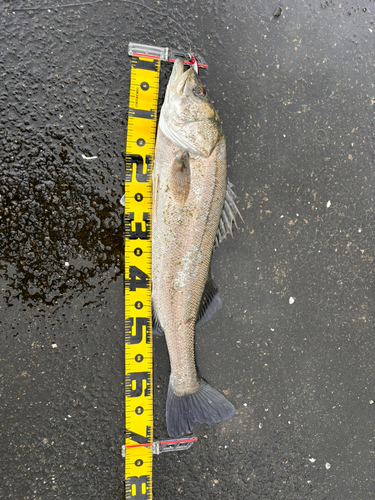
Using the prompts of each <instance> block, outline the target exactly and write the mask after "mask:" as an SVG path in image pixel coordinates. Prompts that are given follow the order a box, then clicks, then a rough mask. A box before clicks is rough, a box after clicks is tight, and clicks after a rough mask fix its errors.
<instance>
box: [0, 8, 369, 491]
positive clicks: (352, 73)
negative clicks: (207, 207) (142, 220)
mask: <svg viewBox="0 0 375 500" xmlns="http://www.w3.org/2000/svg"><path fill="white" fill-rule="evenodd" d="M278 5H280V6H281V7H282V13H281V16H280V17H277V18H276V17H274V16H273V13H274V11H275V9H276V7H277V6H278ZM374 22H375V3H374V1H372V0H364V1H363V2H358V1H354V0H353V1H346V0H342V1H341V2H338V1H326V2H325V1H324V2H322V1H321V0H319V1H315V0H310V1H309V2H308V1H303V0H290V1H288V2H282V3H280V4H278V3H277V2H274V1H272V2H271V1H261V0H253V1H251V2H247V1H246V2H245V1H244V0H241V1H240V2H235V1H233V0H229V1H213V0H205V1H202V0H198V1H190V2H186V1H182V0H177V1H172V0H168V1H166V0H160V1H157V2H156V1H155V2H150V1H148V2H146V1H143V2H142V1H140V2H133V1H130V0H129V1H121V0H113V1H94V0H93V1H91V2H90V1H81V2H79V1H77V2H72V1H68V0H30V1H26V0H11V1H10V0H2V2H1V3H0V25H1V30H0V47H1V60H0V138H1V146H0V168H1V170H0V194H1V198H0V217H1V219H0V223H1V225H0V236H1V240H0V259H1V260H0V273H1V301H0V304H1V305H0V329H1V335H0V433H1V434H0V448H1V452H2V453H1V455H2V456H1V460H0V498H4V499H6V498H12V499H17V500H18V499H42V500H44V499H47V500H48V499H54V498H57V499H62V500H67V499H121V498H124V484H123V473H124V470H123V460H122V458H121V445H122V444H123V439H124V414H123V412H124V410H123V404H124V385H123V366H124V358H123V343H124V338H123V330H124V324H123V277H122V245H123V231H122V218H121V217H122V207H121V206H120V203H119V199H120V197H121V195H122V189H123V178H124V151H125V139H126V121H127V103H128V87H129V74H130V61H129V59H128V57H127V45H128V42H129V41H142V42H143V43H150V44H157V45H162V46H174V47H179V48H185V47H186V48H188V49H199V50H200V51H201V52H202V53H203V54H204V55H205V57H206V59H207V61H208V63H209V70H208V71H207V72H205V73H204V74H203V80H204V82H205V84H206V85H207V88H208V91H209V93H210V96H211V98H212V99H213V100H214V102H215V106H216V108H217V110H218V113H219V116H220V118H221V120H222V122H223V128H224V131H225V133H226V137H227V143H228V163H229V177H230V180H231V181H232V182H233V183H234V184H235V191H236V193H237V195H238V197H239V200H238V206H239V208H240V210H241V212H242V214H243V217H244V220H245V223H244V224H243V225H242V226H241V229H240V231H239V232H238V233H237V234H236V235H235V238H234V239H233V240H230V241H228V242H226V243H225V244H224V245H223V246H222V247H221V248H220V249H219V250H218V251H217V252H216V253H215V256H214V262H213V272H214V278H215V281H216V283H217V284H218V286H219V288H220V294H221V297H222V299H223V303H224V307H223V309H222V310H221V311H220V312H219V313H218V314H217V315H216V316H215V317H214V318H213V320H212V321H211V322H210V323H209V324H207V325H205V326H204V327H203V328H202V329H201V330H200V331H199V332H198V335H197V343H196V344H197V361H198V365H199V369H200V371H201V373H202V375H203V376H204V377H205V378H206V379H207V380H208V381H209V382H210V383H211V384H212V385H214V386H215V387H216V388H218V389H219V390H222V391H224V392H225V394H226V395H227V396H228V398H229V399H230V400H231V401H232V402H233V403H234V404H235V406H236V408H237V409H238V411H237V415H236V416H235V417H234V418H233V419H232V420H230V421H228V422H226V423H224V424H221V425H218V426H215V427H208V426H204V425H197V426H196V429H195V430H196V434H197V435H198V437H199V441H198V442H197V443H196V444H195V445H194V446H193V447H192V448H191V449H190V450H189V451H187V452H184V453H180V454H178V455H176V454H164V455H160V456H158V457H155V460H154V497H155V499H156V500H164V499H176V498H181V499H186V500H190V499H193V498H194V499H202V500H203V499H214V498H215V499H216V498H218V499H236V500H237V499H251V500H260V499H262V500H263V499H267V500H268V499H272V500H273V499H277V500H281V499H283V500H302V499H309V500H310V499H311V500H331V499H332V500H337V499H340V500H353V499H356V500H364V499H366V500H367V499H369V498H375V472H374V470H375V467H374V460H375V429H374V412H375V404H370V402H371V401H373V400H375V387H374V332H373V325H374V284H373V275H374V271H373V269H374V262H373V261H374V225H375V214H374V210H373V207H374V174H375V168H374V158H375V148H374V146H375V127H374V109H375V88H374V49H375V41H374V40H375V38H374V37H375V25H374V24H375V23H374ZM169 69H170V68H169V67H168V66H166V65H164V66H163V70H162V79H161V96H162V93H163V91H164V90H165V84H166V81H167V77H168V71H169ZM82 155H84V156H86V157H90V156H97V157H98V158H97V159H94V160H85V159H84V158H83V157H82ZM291 302H293V303H291ZM154 343H155V437H156V438H159V437H165V436H166V428H165V420H164V409H165V398H166V390H167V381H168V371H169V364H168V355H167V351H166V347H165V343H164V339H163V338H156V339H155V340H154Z"/></svg>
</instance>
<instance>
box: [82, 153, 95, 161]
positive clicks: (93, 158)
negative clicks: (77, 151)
mask: <svg viewBox="0 0 375 500" xmlns="http://www.w3.org/2000/svg"><path fill="white" fill-rule="evenodd" d="M82 158H83V159H84V160H96V158H97V156H85V155H84V154H83V155H82Z"/></svg>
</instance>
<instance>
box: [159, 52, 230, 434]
mask: <svg viewBox="0 0 375 500" xmlns="http://www.w3.org/2000/svg"><path fill="white" fill-rule="evenodd" d="M229 189H230V188H229ZM232 194H233V193H232ZM228 197H229V198H228ZM226 198H227V200H226ZM228 201H229V202H230V203H231V204H232V202H233V197H231V194H230V192H229V194H228V191H227V164H226V148H225V138H224V135H223V132H222V129H221V125H220V121H219V118H218V116H217V114H216V112H215V110H214V109H213V107H212V104H211V102H210V100H209V99H208V97H207V96H206V93H205V90H204V88H203V87H202V86H201V84H200V82H199V80H198V77H197V75H196V74H195V72H194V70H193V68H191V69H189V70H187V71H186V72H184V64H183V61H182V59H177V60H176V62H175V64H174V68H173V71H172V75H171V78H170V81H169V84H168V88H167V92H166V97H165V101H164V104H163V108H162V111H161V116H160V120H159V129H158V135H157V141H156V155H155V165H154V170H153V226H152V303H153V313H154V317H155V328H158V329H159V330H163V331H164V333H165V337H166V342H167V346H168V352H169V357H170V363H171V375H170V382H169V389H168V397H167V410H166V418H167V429H168V433H169V434H170V436H172V437H177V436H181V435H184V434H187V433H188V432H191V430H192V427H193V425H194V423H195V422H202V423H210V424H214V423H218V422H221V421H223V420H226V419H228V418H230V417H231V416H232V415H233V414H234V413H235V409H234V407H233V405H232V404H231V403H230V402H229V401H227V400H226V398H225V397H224V396H223V395H221V394H220V393H219V392H218V391H216V390H215V389H213V388H212V387H211V386H210V385H208V384H207V383H206V382H205V381H204V380H203V379H201V377H200V376H199V374H198V372H197V369H196V365H195V354H194V337H195V328H196V323H197V321H198V320H200V319H201V320H204V319H206V318H207V317H210V316H211V315H212V314H213V313H214V312H215V310H216V309H217V308H218V307H219V306H220V299H219V298H218V296H217V293H216V292H217V291H216V287H215V286H214V284H213V282H212V280H211V277H210V261H211V257H212V252H213V248H214V247H215V246H216V245H217V244H218V242H219V240H220V239H221V238H222V237H225V236H226V232H227V231H226V230H225V228H228V230H229V226H230V229H231V225H232V222H233V221H234V222H235V210H236V208H233V209H231V208H230V206H229V204H228ZM225 204H226V205H227V206H228V207H227V210H224V214H225V216H226V218H227V223H226V224H224V223H223V222H222V215H223V207H224V206H225ZM229 219H230V220H229ZM224 222H226V221H225V220H224ZM220 225H221V226H222V227H221V229H220ZM228 225H229V226H228ZM224 226H225V227H224Z"/></svg>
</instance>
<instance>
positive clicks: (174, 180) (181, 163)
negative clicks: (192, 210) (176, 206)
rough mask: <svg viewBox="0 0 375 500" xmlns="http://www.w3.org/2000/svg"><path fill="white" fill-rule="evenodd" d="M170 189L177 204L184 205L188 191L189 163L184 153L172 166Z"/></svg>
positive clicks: (178, 156)
mask: <svg viewBox="0 0 375 500" xmlns="http://www.w3.org/2000/svg"><path fill="white" fill-rule="evenodd" d="M170 189H171V191H172V193H173V196H174V197H175V199H176V200H177V201H178V203H181V205H182V204H183V203H185V201H186V199H187V197H188V195H189V191H190V162H189V155H188V153H186V152H185V151H184V152H183V153H182V154H179V155H176V157H175V160H174V162H173V164H172V171H171V179H170Z"/></svg>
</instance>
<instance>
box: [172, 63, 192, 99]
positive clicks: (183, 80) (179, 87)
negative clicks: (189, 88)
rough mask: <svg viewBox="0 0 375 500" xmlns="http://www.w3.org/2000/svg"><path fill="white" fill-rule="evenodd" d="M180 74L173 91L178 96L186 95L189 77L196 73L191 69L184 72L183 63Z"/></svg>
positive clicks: (179, 69) (177, 76)
mask: <svg viewBox="0 0 375 500" xmlns="http://www.w3.org/2000/svg"><path fill="white" fill-rule="evenodd" d="M178 71H179V74H177V75H176V79H175V80H174V82H173V87H172V88H173V90H174V92H175V93H176V94H179V95H183V94H184V93H185V88H186V84H187V81H188V79H189V76H190V75H191V74H192V72H194V68H189V69H188V70H186V71H184V65H183V62H182V65H181V68H178Z"/></svg>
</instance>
